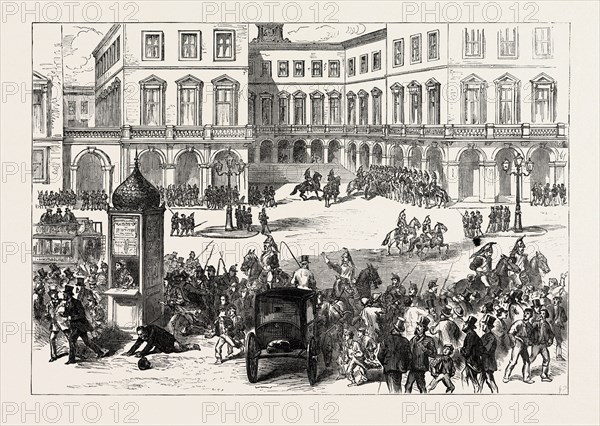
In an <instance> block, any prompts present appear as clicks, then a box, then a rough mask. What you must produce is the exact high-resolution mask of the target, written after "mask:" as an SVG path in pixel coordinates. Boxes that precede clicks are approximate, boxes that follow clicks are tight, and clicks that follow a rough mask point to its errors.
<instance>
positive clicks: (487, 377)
mask: <svg viewBox="0 0 600 426" xmlns="http://www.w3.org/2000/svg"><path fill="white" fill-rule="evenodd" d="M495 323H496V318H494V317H493V316H491V315H489V314H488V315H486V316H484V317H483V319H482V320H481V331H483V335H482V336H481V346H482V352H481V370H482V371H481V386H480V387H479V391H480V392H481V390H482V389H483V384H484V383H486V384H487V385H488V387H489V388H490V390H491V391H492V393H498V385H497V384H496V379H495V378H494V372H495V371H496V370H497V369H498V364H497V362H496V348H497V346H498V340H497V339H496V336H495V335H494V332H493V331H492V330H493V328H494V325H495Z"/></svg>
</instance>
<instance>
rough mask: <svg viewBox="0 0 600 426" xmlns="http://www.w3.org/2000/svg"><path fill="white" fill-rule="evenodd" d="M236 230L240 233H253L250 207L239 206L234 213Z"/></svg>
mask: <svg viewBox="0 0 600 426" xmlns="http://www.w3.org/2000/svg"><path fill="white" fill-rule="evenodd" d="M234 217H235V225H236V229H237V230H239V231H248V232H252V230H253V228H252V208H251V207H250V206H248V208H246V206H241V207H239V206H237V207H236V208H235V211H234Z"/></svg>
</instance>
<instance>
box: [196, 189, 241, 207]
mask: <svg viewBox="0 0 600 426" xmlns="http://www.w3.org/2000/svg"><path fill="white" fill-rule="evenodd" d="M230 200H231V203H232V204H239V203H240V191H239V189H238V187H237V186H234V187H233V188H231V187H229V186H227V187H226V186H224V185H221V186H220V187H219V186H214V187H213V186H212V185H208V187H207V188H206V189H205V190H204V201H205V202H206V207H207V208H209V209H213V210H220V209H223V208H225V206H227V204H228V203H229V201H230Z"/></svg>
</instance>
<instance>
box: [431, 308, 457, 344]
mask: <svg viewBox="0 0 600 426" xmlns="http://www.w3.org/2000/svg"><path fill="white" fill-rule="evenodd" d="M429 333H431V335H432V336H433V337H434V338H435V339H436V340H437V344H438V348H439V349H440V350H441V349H442V348H443V346H444V345H446V344H450V345H452V346H454V347H455V348H456V347H458V346H459V345H460V340H461V335H462V332H461V331H460V328H459V327H458V325H456V323H455V322H454V321H453V320H452V308H451V307H450V306H444V307H443V308H442V310H441V311H440V320H439V321H438V322H437V323H435V324H433V325H431V326H430V327H429Z"/></svg>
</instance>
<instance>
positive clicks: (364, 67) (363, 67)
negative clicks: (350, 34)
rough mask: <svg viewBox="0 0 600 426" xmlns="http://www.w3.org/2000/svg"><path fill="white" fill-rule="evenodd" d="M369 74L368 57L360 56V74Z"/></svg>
mask: <svg viewBox="0 0 600 426" xmlns="http://www.w3.org/2000/svg"><path fill="white" fill-rule="evenodd" d="M366 72H369V55H361V57H360V73H361V74H364V73H366Z"/></svg>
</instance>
